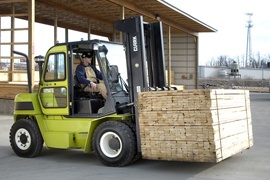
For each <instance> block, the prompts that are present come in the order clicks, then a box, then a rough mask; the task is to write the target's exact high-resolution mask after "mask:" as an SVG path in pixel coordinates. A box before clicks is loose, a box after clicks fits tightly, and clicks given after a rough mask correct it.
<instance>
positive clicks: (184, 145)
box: [138, 89, 253, 162]
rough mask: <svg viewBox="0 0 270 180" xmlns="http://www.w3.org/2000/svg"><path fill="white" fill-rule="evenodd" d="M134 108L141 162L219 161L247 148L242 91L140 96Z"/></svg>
mask: <svg viewBox="0 0 270 180" xmlns="http://www.w3.org/2000/svg"><path fill="white" fill-rule="evenodd" d="M138 109H139V127H140V137H141V149H142V156H143V158H144V159H157V160H159V159H161V160H176V161H190V162H220V161H222V160H223V159H226V158H228V157H230V156H232V155H234V154H236V153H238V152H241V151H243V150H244V149H247V148H249V147H251V146H252V145H253V134H252V124H251V112H250V99H249V91H246V90H223V89H209V90H181V91H158V92H156V91H155V92H143V93H140V94H139V98H138Z"/></svg>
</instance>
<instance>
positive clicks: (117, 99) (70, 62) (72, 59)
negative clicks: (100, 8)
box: [38, 40, 129, 118]
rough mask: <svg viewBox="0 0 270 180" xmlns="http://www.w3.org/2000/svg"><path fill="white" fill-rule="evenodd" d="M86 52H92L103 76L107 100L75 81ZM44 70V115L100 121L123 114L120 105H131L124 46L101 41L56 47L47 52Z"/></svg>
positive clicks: (93, 60)
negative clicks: (88, 118)
mask: <svg viewBox="0 0 270 180" xmlns="http://www.w3.org/2000/svg"><path fill="white" fill-rule="evenodd" d="M84 52H92V53H93V58H92V62H91V63H92V65H94V66H95V67H96V68H97V69H98V70H99V71H100V72H101V74H102V77H103V81H104V85H105V87H106V90H107V94H108V97H107V99H106V100H105V99H103V98H102V96H101V95H100V94H98V93H87V92H84V91H83V90H84V85H82V84H80V83H78V82H77V81H76V76H75V70H76V67H77V66H78V64H79V63H80V55H81V54H82V53H84ZM43 69H44V70H43V72H42V77H41V81H40V89H39V93H38V95H39V100H40V101H41V104H42V107H41V108H42V111H43V113H44V114H48V115H49V114H50V115H57V114H58V113H61V114H65V115H66V116H79V117H95V118H97V117H101V116H104V115H108V114H113V113H123V110H119V109H118V108H117V107H118V105H119V104H123V103H124V104H127V103H129V95H128V86H127V83H126V81H125V80H124V79H127V70H126V69H127V68H126V59H125V51H124V47H123V45H120V44H117V43H111V42H106V41H99V40H91V41H79V42H71V43H63V44H57V45H55V46H53V47H52V48H51V49H50V50H49V51H48V53H47V55H46V58H45V64H44V68H43ZM120 72H121V74H120ZM125 112H128V111H126V110H125Z"/></svg>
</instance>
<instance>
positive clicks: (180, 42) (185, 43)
mask: <svg viewBox="0 0 270 180" xmlns="http://www.w3.org/2000/svg"><path fill="white" fill-rule="evenodd" d="M167 37H168V36H166V35H165V36H164V49H165V60H166V69H167V67H168V56H167V55H168V38H167ZM197 52H198V51H197V42H196V41H195V38H194V36H192V35H189V34H172V35H171V70H172V71H173V72H174V83H175V85H184V86H185V89H195V88H196V82H197V59H198V58H197Z"/></svg>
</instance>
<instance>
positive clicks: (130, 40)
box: [115, 16, 166, 101]
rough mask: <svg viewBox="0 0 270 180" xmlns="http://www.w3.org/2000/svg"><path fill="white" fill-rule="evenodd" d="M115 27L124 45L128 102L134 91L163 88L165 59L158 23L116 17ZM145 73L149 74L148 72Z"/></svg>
mask: <svg viewBox="0 0 270 180" xmlns="http://www.w3.org/2000/svg"><path fill="white" fill-rule="evenodd" d="M115 29H116V30H119V31H121V32H122V35H123V44H124V45H125V47H126V58H127V69H128V83H129V86H130V87H131V88H130V91H132V92H131V94H132V95H133V97H131V101H134V100H136V99H137V97H136V96H137V95H136V94H137V93H138V92H143V91H148V90H149V89H151V88H164V87H165V86H166V78H165V60H164V45H163V33H162V24H161V22H154V23H147V22H143V19H142V16H137V17H134V18H129V19H126V20H119V21H116V23H115ZM147 72H148V73H147Z"/></svg>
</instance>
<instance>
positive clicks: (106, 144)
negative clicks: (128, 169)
mask: <svg viewBox="0 0 270 180" xmlns="http://www.w3.org/2000/svg"><path fill="white" fill-rule="evenodd" d="M92 145H93V149H94V151H95V154H96V155H97V157H98V158H99V160H100V161H101V162H102V163H103V164H105V165H107V166H115V167H121V166H126V165H128V164H129V163H130V162H131V161H132V160H133V158H134V156H135V154H136V138H135V135H134V132H133V131H132V129H131V128H130V127H129V126H128V125H126V124H125V123H122V122H121V121H107V122H104V123H102V124H100V125H99V126H98V127H97V128H96V130H95V132H94V135H93V139H92Z"/></svg>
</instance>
